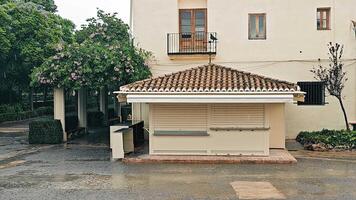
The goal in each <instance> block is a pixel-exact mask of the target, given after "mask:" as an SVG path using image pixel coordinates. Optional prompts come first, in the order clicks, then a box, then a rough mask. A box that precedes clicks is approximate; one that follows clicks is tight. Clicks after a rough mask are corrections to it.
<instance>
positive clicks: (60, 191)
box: [0, 132, 356, 200]
mask: <svg viewBox="0 0 356 200" xmlns="http://www.w3.org/2000/svg"><path fill="white" fill-rule="evenodd" d="M26 137H27V133H26V132H17V133H14V132H11V133H4V132H1V133H0V199H1V200H7V199H86V200H90V199H125V200H126V199H155V200H156V199H187V200H188V199H189V200H191V199H323V200H328V199H347V200H350V199H356V190H355V185H356V159H355V157H356V156H355V157H354V156H353V155H352V154H350V153H349V152H342V154H341V153H340V154H336V155H335V154H330V153H329V154H328V152H323V153H324V154H322V156H320V153H315V152H307V153H306V152H304V151H303V150H302V148H301V147H300V146H298V144H297V143H295V142H294V141H289V142H288V143H287V144H288V146H289V147H290V149H291V150H292V151H290V153H291V154H293V155H295V157H296V158H297V160H298V163H297V164H292V165H278V164H266V165H258V164H242V165H241V164H240V165H234V164H225V165H224V164H139V165H137V164H124V163H122V162H111V161H110V150H109V148H108V147H107V146H105V145H97V144H95V145H90V144H85V145H83V144H82V143H72V144H67V145H42V146H36V145H34V146H32V145H28V144H27V143H26ZM313 153H314V154H313ZM351 153H352V152H351ZM5 155H6V156H5Z"/></svg>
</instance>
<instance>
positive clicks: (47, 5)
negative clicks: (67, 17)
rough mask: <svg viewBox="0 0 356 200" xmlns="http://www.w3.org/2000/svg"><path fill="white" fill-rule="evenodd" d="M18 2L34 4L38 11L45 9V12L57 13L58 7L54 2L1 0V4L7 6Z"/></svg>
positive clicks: (46, 0)
mask: <svg viewBox="0 0 356 200" xmlns="http://www.w3.org/2000/svg"><path fill="white" fill-rule="evenodd" d="M16 2H21V3H28V2H31V3H34V4H36V5H38V7H37V8H38V9H43V10H45V11H49V12H53V13H54V12H56V11H57V6H56V4H55V3H54V0H0V4H5V3H16Z"/></svg>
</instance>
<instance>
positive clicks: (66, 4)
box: [55, 0, 130, 28]
mask: <svg viewBox="0 0 356 200" xmlns="http://www.w3.org/2000/svg"><path fill="white" fill-rule="evenodd" d="M55 2H56V5H57V6H58V14H59V15H61V16H62V17H64V18H67V19H70V20H72V21H73V22H74V23H75V25H76V27H77V28H79V27H80V25H81V24H84V23H86V21H85V20H86V19H88V18H90V17H94V16H96V8H100V9H101V10H104V11H105V12H110V13H113V12H117V13H118V17H119V18H121V19H122V20H124V21H125V22H126V23H129V18H130V0H55Z"/></svg>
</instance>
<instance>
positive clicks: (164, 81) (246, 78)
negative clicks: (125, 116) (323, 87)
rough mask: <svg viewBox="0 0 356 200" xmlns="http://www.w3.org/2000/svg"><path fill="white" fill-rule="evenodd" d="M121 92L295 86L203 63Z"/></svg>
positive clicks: (279, 89) (283, 88) (277, 89)
mask: <svg viewBox="0 0 356 200" xmlns="http://www.w3.org/2000/svg"><path fill="white" fill-rule="evenodd" d="M120 90H121V91H122V92H127V93H129V92H160V93H167V92H232V93H238V92H294V91H300V89H299V87H298V86H297V85H296V84H294V83H290V82H287V81H282V80H278V79H272V78H267V77H264V76H260V75H256V74H252V73H249V72H244V71H239V70H236V69H232V68H227V67H223V66H220V65H215V64H213V65H204V66H200V67H196V68H191V69H188V70H184V71H180V72H176V73H172V74H167V75H164V76H160V77H157V78H150V79H146V80H142V81H138V82H135V83H132V84H129V85H125V86H122V87H121V88H120Z"/></svg>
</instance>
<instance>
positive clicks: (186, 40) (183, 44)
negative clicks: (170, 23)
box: [179, 9, 207, 51]
mask: <svg viewBox="0 0 356 200" xmlns="http://www.w3.org/2000/svg"><path fill="white" fill-rule="evenodd" d="M206 13H207V10H206V9H180V10H179V32H180V39H179V41H180V50H181V51H194V50H200V51H204V50H205V51H206V44H207V42H206V40H207V34H206V32H207V17H206Z"/></svg>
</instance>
